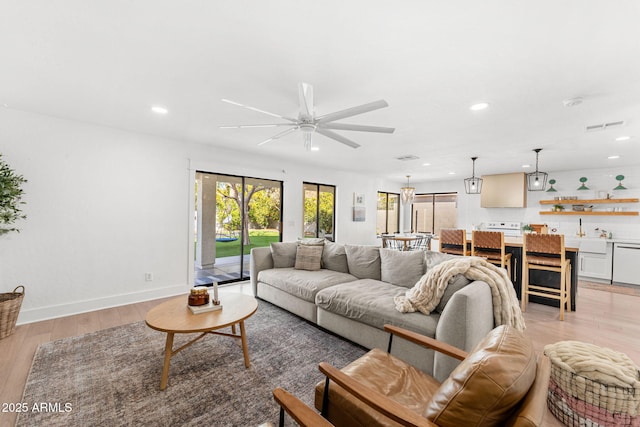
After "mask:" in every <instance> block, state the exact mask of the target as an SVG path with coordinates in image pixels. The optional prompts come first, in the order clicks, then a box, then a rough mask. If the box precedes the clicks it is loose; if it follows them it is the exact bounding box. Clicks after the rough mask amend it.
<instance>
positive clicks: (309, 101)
mask: <svg viewBox="0 0 640 427" xmlns="http://www.w3.org/2000/svg"><path fill="white" fill-rule="evenodd" d="M222 101H224V102H227V103H229V104H233V105H237V106H239V107H243V108H247V109H249V110H252V111H257V112H258V113H263V114H267V115H269V116H272V117H277V118H279V119H284V120H287V121H288V123H268V124H256V125H236V126H220V129H246V128H262V127H264V128H267V127H280V126H288V127H289V128H288V129H286V130H283V131H282V132H280V133H277V134H275V135H274V136H272V137H271V138H268V139H265V140H264V141H262V142H259V143H258V145H263V144H266V143H267V142H271V141H273V140H276V139H279V138H282V137H283V136H285V135H288V134H290V133H292V132H295V131H297V130H300V131H301V132H302V136H303V139H304V146H305V148H306V149H307V150H311V149H312V147H313V133H314V132H317V133H319V134H321V135H324V136H326V137H328V138H331V139H334V140H336V141H338V142H341V143H342V144H345V145H348V146H349V147H352V148H358V147H360V144H358V143H356V142H354V141H352V140H350V139H349V138H345V137H344V136H342V135H340V134H337V133H335V132H334V131H333V130H351V131H359V132H381V133H393V132H394V131H395V128H388V127H380V126H366V125H355V124H347V123H335V121H336V120H341V119H345V118H347V117H352V116H357V115H358V114H364V113H368V112H369V111H374V110H378V109H380V108H384V107H388V106H389V104H387V101H385V100H384V99H381V100H379V101H374V102H370V103H368V104H363V105H359V106H357V107H351V108H347V109H346V110H341V111H336V112H335V113H329V114H325V115H322V116H316V114H315V109H314V105H313V86H312V85H310V84H308V83H298V101H299V103H300V112H299V113H298V117H297V118H294V117H287V116H282V115H280V114H275V113H270V112H268V111H264V110H261V109H259V108H255V107H250V106H248V105H244V104H240V103H238V102H234V101H230V100H228V99H223V100H222Z"/></svg>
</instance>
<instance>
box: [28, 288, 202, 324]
mask: <svg viewBox="0 0 640 427" xmlns="http://www.w3.org/2000/svg"><path fill="white" fill-rule="evenodd" d="M188 290H189V286H187V285H174V286H169V287H166V288H160V289H152V290H145V291H140V292H132V293H127V294H120V295H112V296H109V297H104V298H97V299H93V300H87V301H76V302H72V303H68V304H59V305H52V306H47V307H39V308H32V309H29V310H21V311H20V315H19V316H18V322H17V325H24V324H26V323H33V322H39V321H41V320H49V319H56V318H58V317H65V316H71V315H74V314H80V313H87V312H89V311H96V310H102V309H105V308H112V307H119V306H122V305H128V304H135V303H138V302H144V301H150V300H154V299H158V298H165V297H171V296H176V295H187V292H188ZM185 298H186V297H185ZM185 301H186V299H185Z"/></svg>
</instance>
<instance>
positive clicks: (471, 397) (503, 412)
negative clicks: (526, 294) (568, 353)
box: [425, 325, 537, 427]
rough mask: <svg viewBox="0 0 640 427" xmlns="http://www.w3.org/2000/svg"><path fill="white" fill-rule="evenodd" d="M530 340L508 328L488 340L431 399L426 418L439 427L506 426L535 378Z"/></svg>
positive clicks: (483, 340) (533, 352)
mask: <svg viewBox="0 0 640 427" xmlns="http://www.w3.org/2000/svg"><path fill="white" fill-rule="evenodd" d="M536 369H537V367H536V355H535V351H534V349H533V345H532V343H531V340H530V339H529V338H527V337H525V336H524V334H522V333H521V332H519V331H518V330H516V329H515V328H512V327H510V326H507V325H502V326H498V327H497V328H495V329H494V330H492V331H491V332H489V333H488V334H487V336H485V337H484V338H483V339H482V341H480V343H478V345H477V346H476V347H475V348H474V349H473V351H472V352H471V353H469V356H467V358H466V359H465V360H463V361H462V362H461V363H460V365H458V367H456V368H455V369H454V370H453V372H452V373H451V375H449V377H448V378H447V379H446V380H445V381H444V382H443V383H442V385H441V386H440V389H439V390H438V391H437V392H436V394H435V395H434V396H433V398H432V399H431V402H430V404H429V406H428V407H427V410H426V411H425V416H426V417H427V418H428V419H429V420H431V421H433V422H434V423H436V424H438V425H439V426H443V427H447V426H456V427H457V426H461V425H464V426H483V427H484V426H502V425H504V422H505V420H506V419H507V418H508V417H509V415H510V413H511V411H512V409H513V408H514V407H515V406H516V405H517V404H518V403H519V402H520V401H521V400H522V399H523V398H524V396H525V395H526V394H527V391H529V388H531V385H532V384H533V381H534V379H535V376H536Z"/></svg>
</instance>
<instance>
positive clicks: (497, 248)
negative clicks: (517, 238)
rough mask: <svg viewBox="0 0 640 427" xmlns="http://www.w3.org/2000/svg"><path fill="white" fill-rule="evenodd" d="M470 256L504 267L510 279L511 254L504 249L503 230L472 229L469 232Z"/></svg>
mask: <svg viewBox="0 0 640 427" xmlns="http://www.w3.org/2000/svg"><path fill="white" fill-rule="evenodd" d="M471 256H479V257H482V258H485V259H486V260H487V261H489V262H490V263H491V264H495V265H499V266H500V267H501V268H506V269H507V275H508V276H509V278H510V279H511V254H510V253H507V252H506V251H505V247H504V233H503V232H501V231H479V230H474V231H473V232H472V233H471ZM512 280H513V279H512Z"/></svg>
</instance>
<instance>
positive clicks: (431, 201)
mask: <svg viewBox="0 0 640 427" xmlns="http://www.w3.org/2000/svg"><path fill="white" fill-rule="evenodd" d="M457 220H458V195H457V194H456V193H441V194H437V193H436V194H418V195H416V197H415V199H414V201H413V204H412V206H411V229H412V230H414V231H416V232H418V233H433V234H439V233H440V230H441V229H443V228H455V227H456V225H457Z"/></svg>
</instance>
